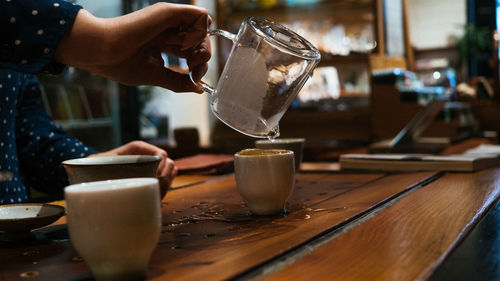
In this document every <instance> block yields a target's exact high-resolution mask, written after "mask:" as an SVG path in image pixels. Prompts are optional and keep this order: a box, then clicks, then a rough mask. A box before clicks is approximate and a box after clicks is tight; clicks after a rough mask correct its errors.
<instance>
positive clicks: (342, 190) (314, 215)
mask: <svg viewBox="0 0 500 281" xmlns="http://www.w3.org/2000/svg"><path fill="white" fill-rule="evenodd" d="M181 180H185V182H182V184H181ZM499 182H500V169H489V170H484V171H480V172H476V173H437V172H419V173H395V174H390V173H386V174H382V173H362V174H361V173H343V172H339V171H337V170H335V169H334V171H331V172H328V171H323V172H321V173H318V172H314V173H313V172H301V173H298V174H297V177H296V184H295V189H294V192H293V194H292V196H291V198H290V199H289V201H288V203H287V209H288V213H287V214H286V215H284V216H270V217H256V216H252V215H251V214H250V212H249V210H248V208H247V206H246V204H245V203H244V201H243V200H242V198H241V197H240V195H239V194H238V193H237V190H236V188H235V180H234V177H233V176H232V175H228V176H223V177H209V178H196V177H191V178H184V179H182V178H179V179H178V183H179V185H178V186H177V188H173V189H171V190H170V191H169V192H168V194H167V196H166V197H165V198H164V200H163V202H162V205H163V208H162V211H163V228H162V234H161V237H160V242H159V244H158V246H157V248H156V250H155V252H154V253H153V255H152V258H151V262H150V265H149V268H148V276H147V279H148V280H226V279H233V280H418V279H424V280H425V279H428V278H429V277H430V276H431V275H432V274H433V272H434V271H435V270H436V269H438V268H439V266H440V265H441V264H442V263H443V262H444V261H445V260H446V258H447V257H448V256H449V255H450V253H451V252H452V251H453V249H455V248H456V247H457V245H459V243H460V242H461V241H462V240H463V239H464V238H465V237H466V236H467V234H468V233H470V232H471V231H472V230H473V229H474V226H475V225H476V223H477V222H478V221H479V220H480V219H481V218H482V217H483V215H484V214H485V213H486V212H487V210H488V209H489V208H490V207H491V206H492V205H493V204H494V203H495V202H496V201H497V200H498V197H499V192H500V187H499ZM174 186H175V184H174ZM34 236H35V239H32V240H31V241H28V242H23V243H18V244H1V246H2V248H0V280H26V279H27V278H29V280H88V279H89V278H90V277H91V274H90V271H89V268H88V266H87V265H86V263H85V261H83V260H82V259H81V258H80V257H79V256H78V254H77V253H76V252H75V250H74V249H73V247H72V245H71V241H70V240H69V239H68V238H69V237H68V235H67V231H66V227H65V224H54V225H51V226H49V227H45V228H42V229H39V230H36V231H34Z"/></svg>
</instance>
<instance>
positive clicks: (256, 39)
mask: <svg viewBox="0 0 500 281" xmlns="http://www.w3.org/2000/svg"><path fill="white" fill-rule="evenodd" d="M209 34H210V35H221V36H224V37H226V38H228V39H230V40H231V41H232V42H233V47H232V49H231V52H230V54H229V58H228V60H227V62H226V65H225V66H224V70H223V72H222V75H221V76H220V78H219V81H218V83H217V86H216V87H215V88H214V87H212V86H210V85H208V84H206V83H204V82H199V83H200V84H201V86H202V89H203V90H204V91H205V92H207V93H209V94H210V108H211V109H212V112H213V113H214V114H215V115H216V116H217V118H219V119H220V120H221V121H222V122H224V123H225V124H226V125H228V126H229V127H231V128H233V129H235V130H236V131H238V132H240V133H243V134H245V135H248V136H252V137H257V138H275V137H277V136H279V129H278V123H279V120H280V119H281V117H282V116H283V114H284V113H285V112H286V110H287V109H288V107H289V106H290V104H291V103H292V101H293V100H294V99H295V97H296V96H297V94H298V93H299V91H300V89H301V88H302V86H303V85H304V83H305V82H306V81H307V79H308V78H309V77H310V76H311V74H312V71H313V69H314V68H315V67H316V66H317V64H318V62H319V60H320V58H321V56H320V53H319V51H318V50H317V49H316V48H315V47H314V46H313V45H312V44H311V43H309V42H308V41H307V40H306V39H304V38H303V37H301V36H300V35H298V34H296V33H295V32H293V31H292V30H290V29H288V28H286V27H284V26H282V25H280V24H277V23H274V22H272V21H270V20H266V19H262V18H257V17H249V18H246V19H245V20H244V21H243V22H242V24H241V26H240V29H239V31H238V34H237V35H234V34H232V33H229V32H227V31H224V30H213V31H209ZM190 75H191V73H190ZM191 79H192V78H191ZM193 82H194V81H193Z"/></svg>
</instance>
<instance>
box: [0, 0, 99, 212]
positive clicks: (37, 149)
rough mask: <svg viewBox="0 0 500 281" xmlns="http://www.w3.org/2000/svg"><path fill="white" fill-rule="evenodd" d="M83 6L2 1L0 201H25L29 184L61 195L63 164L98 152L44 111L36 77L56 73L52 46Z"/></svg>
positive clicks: (64, 181)
mask: <svg viewBox="0 0 500 281" xmlns="http://www.w3.org/2000/svg"><path fill="white" fill-rule="evenodd" d="M80 8H81V7H80V6H77V5H73V4H71V3H68V2H64V1H62V0H60V1H45V0H23V1H20V0H3V1H1V2H0V45H1V46H0V171H9V172H11V173H12V175H13V177H12V179H11V180H9V181H4V182H0V204H13V203H19V202H24V201H27V200H29V187H33V188H35V189H38V190H40V191H43V192H46V193H49V194H51V195H55V196H61V195H62V193H63V189H64V187H65V186H66V185H67V184H68V182H67V177H66V173H65V171H64V168H63V167H62V166H61V162H62V161H64V160H67V159H72V158H80V157H86V156H88V155H89V154H93V153H96V152H95V151H94V150H93V149H92V148H90V147H88V146H85V145H84V144H82V143H81V142H80V141H78V140H77V139H75V138H73V137H71V136H69V135H68V134H66V133H65V132H64V130H63V129H62V128H61V127H60V126H58V125H57V124H55V123H54V122H53V121H52V119H51V118H50V116H49V115H48V114H47V113H46V112H45V111H44V110H43V107H42V104H41V89H40V82H39V81H38V79H37V78H36V77H35V76H33V75H31V73H39V72H41V71H49V72H58V71H61V70H62V68H63V67H64V66H63V65H61V64H58V63H56V62H54V61H53V55H54V50H55V49H56V48H57V44H58V43H59V42H60V41H61V39H62V37H63V36H64V34H65V33H66V32H67V31H68V29H69V27H70V26H71V24H72V22H73V20H74V18H75V16H76V14H77V12H78V11H79V9H80Z"/></svg>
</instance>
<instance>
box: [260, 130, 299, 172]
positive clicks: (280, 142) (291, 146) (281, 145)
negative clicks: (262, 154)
mask: <svg viewBox="0 0 500 281" xmlns="http://www.w3.org/2000/svg"><path fill="white" fill-rule="evenodd" d="M304 141H305V140H304V139H303V138H288V139H287V138H279V139H274V140H256V141H255V147H256V148H272V149H287V150H291V151H293V153H294V155H295V171H298V170H299V169H300V163H302V155H303V151H304Z"/></svg>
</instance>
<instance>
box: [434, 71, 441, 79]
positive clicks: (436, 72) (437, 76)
mask: <svg viewBox="0 0 500 281" xmlns="http://www.w3.org/2000/svg"><path fill="white" fill-rule="evenodd" d="M432 77H434V79H436V80H438V79H439V78H441V73H439V71H434V73H432Z"/></svg>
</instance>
